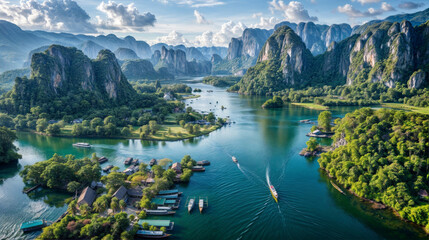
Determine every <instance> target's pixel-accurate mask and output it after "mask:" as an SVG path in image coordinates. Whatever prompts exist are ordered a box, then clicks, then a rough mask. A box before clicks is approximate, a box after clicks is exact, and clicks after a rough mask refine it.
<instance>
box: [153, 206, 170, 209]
mask: <svg viewBox="0 0 429 240" xmlns="http://www.w3.org/2000/svg"><path fill="white" fill-rule="evenodd" d="M156 209H158V210H171V209H172V208H171V207H166V206H158V207H157V208H156Z"/></svg>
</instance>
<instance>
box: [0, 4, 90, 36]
mask: <svg viewBox="0 0 429 240" xmlns="http://www.w3.org/2000/svg"><path fill="white" fill-rule="evenodd" d="M0 19H4V20H7V21H10V22H13V23H15V24H17V25H19V26H21V27H24V28H26V29H43V30H49V31H64V32H73V33H94V32H96V30H95V28H94V26H93V25H92V24H91V23H90V22H89V20H90V17H89V15H88V14H87V13H86V12H85V10H83V9H82V8H81V7H80V6H79V5H78V4H77V3H76V2H75V1H73V0H45V1H43V2H39V1H38V0H22V1H20V3H19V5H16V4H11V3H10V2H7V1H4V0H0Z"/></svg>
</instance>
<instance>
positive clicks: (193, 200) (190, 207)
mask: <svg viewBox="0 0 429 240" xmlns="http://www.w3.org/2000/svg"><path fill="white" fill-rule="evenodd" d="M194 203H195V199H194V198H191V199H189V203H188V212H191V211H192V208H194Z"/></svg>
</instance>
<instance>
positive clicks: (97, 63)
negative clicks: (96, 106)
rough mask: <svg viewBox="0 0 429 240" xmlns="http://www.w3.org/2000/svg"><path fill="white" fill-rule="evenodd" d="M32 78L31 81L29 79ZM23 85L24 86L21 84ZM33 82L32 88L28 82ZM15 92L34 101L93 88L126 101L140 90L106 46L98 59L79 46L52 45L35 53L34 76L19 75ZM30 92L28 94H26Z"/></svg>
mask: <svg viewBox="0 0 429 240" xmlns="http://www.w3.org/2000/svg"><path fill="white" fill-rule="evenodd" d="M26 81H28V83H30V84H27V83H25V82H26ZM21 85H22V86H21ZM29 85H31V86H33V87H32V88H33V89H31V91H26V90H23V89H22V88H23V87H24V86H26V87H28V86H29ZM14 88H15V93H19V94H21V95H22V96H21V97H23V98H26V99H27V98H28V97H29V96H31V98H32V101H34V102H40V101H41V100H48V99H46V97H47V96H49V98H51V99H50V100H52V99H55V97H62V96H66V95H68V94H69V93H71V92H82V91H84V92H91V94H94V95H96V96H97V97H99V98H105V99H110V100H112V101H121V102H122V101H126V100H129V99H130V98H131V97H132V96H134V95H135V94H136V92H135V91H134V89H133V88H132V87H131V85H130V84H129V83H128V81H127V79H126V78H125V76H124V75H123V74H122V72H121V68H120V66H119V64H118V62H117V60H116V58H115V55H114V54H113V53H112V52H110V51H109V50H102V51H100V53H99V54H98V57H97V58H96V59H95V60H91V59H89V58H88V57H87V56H85V55H84V54H83V52H82V51H80V50H78V49H76V48H69V47H63V46H59V45H52V46H50V47H49V48H48V49H47V50H46V51H45V52H42V53H35V54H33V57H32V61H31V78H30V79H18V80H17V83H16V85H15V87H14ZM27 94H28V95H29V96H27V97H25V95H27Z"/></svg>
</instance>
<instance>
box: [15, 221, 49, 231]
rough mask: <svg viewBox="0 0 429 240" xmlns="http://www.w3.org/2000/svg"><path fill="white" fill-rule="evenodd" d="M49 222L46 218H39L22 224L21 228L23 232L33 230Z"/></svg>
mask: <svg viewBox="0 0 429 240" xmlns="http://www.w3.org/2000/svg"><path fill="white" fill-rule="evenodd" d="M46 225H47V223H46V221H45V220H42V219H37V220H33V221H29V222H25V223H23V224H22V225H21V230H22V231H23V232H31V231H36V230H39V229H42V228H44V227H46Z"/></svg>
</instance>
